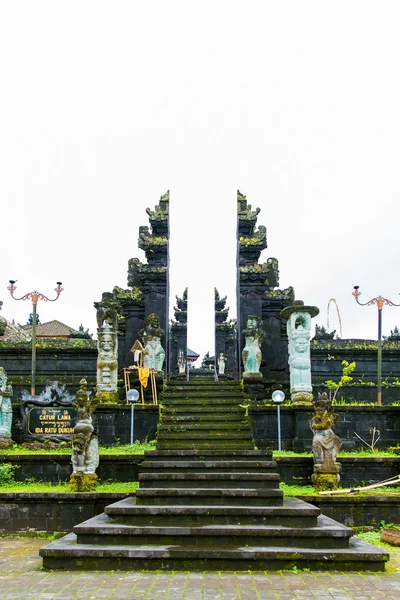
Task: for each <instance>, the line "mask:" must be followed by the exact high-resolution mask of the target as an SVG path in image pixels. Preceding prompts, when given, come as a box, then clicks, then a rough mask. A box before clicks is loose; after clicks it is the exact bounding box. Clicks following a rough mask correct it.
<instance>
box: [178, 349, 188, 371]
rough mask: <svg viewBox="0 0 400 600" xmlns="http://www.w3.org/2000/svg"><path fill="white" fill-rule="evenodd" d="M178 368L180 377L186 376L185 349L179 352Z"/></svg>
mask: <svg viewBox="0 0 400 600" xmlns="http://www.w3.org/2000/svg"><path fill="white" fill-rule="evenodd" d="M177 367H178V375H185V376H186V357H185V353H184V351H183V348H179V350H178V360H177Z"/></svg>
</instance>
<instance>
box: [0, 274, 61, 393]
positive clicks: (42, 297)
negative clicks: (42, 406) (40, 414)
mask: <svg viewBox="0 0 400 600" xmlns="http://www.w3.org/2000/svg"><path fill="white" fill-rule="evenodd" d="M15 283H16V281H15V280H13V279H10V286H9V287H8V288H7V289H8V290H10V294H11V296H12V297H13V298H14V300H30V299H32V379H31V396H35V392H36V305H37V303H38V301H39V300H44V301H45V302H55V301H56V300H57V299H58V297H59V296H60V294H61V292H62V291H63V288H62V287H61V286H62V283H61V281H57V287H56V288H55V291H56V292H57V296H56V297H55V298H48V297H47V296H45V295H44V294H42V293H40V292H38V291H37V290H34V291H33V292H29V293H28V294H25V296H21V298H16V297H15V296H14V292H15V290H16V289H17V288H16V286H15V285H14V284H15Z"/></svg>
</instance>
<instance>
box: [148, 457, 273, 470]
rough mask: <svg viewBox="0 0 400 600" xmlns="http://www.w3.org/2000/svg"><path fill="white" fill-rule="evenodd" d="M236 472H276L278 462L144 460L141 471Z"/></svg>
mask: <svg viewBox="0 0 400 600" xmlns="http://www.w3.org/2000/svg"><path fill="white" fill-rule="evenodd" d="M211 469H213V470H216V471H218V472H219V473H222V472H234V473H275V472H276V462H275V461H274V460H270V461H255V460H253V461H244V460H243V461H240V460H235V461H220V460H208V461H206V460H190V461H185V460H175V461H173V460H164V461H155V460H144V461H143V462H142V463H141V465H140V472H141V473H148V472H152V471H157V472H163V473H164V472H166V473H174V472H177V471H180V472H185V471H187V470H189V471H190V472H191V473H207V472H208V473H209V472H210V470H211Z"/></svg>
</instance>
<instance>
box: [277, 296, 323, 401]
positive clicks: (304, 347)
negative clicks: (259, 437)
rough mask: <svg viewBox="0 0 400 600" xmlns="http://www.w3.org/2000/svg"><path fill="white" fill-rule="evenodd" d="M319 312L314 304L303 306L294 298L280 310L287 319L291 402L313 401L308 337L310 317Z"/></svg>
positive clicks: (309, 335)
mask: <svg viewBox="0 0 400 600" xmlns="http://www.w3.org/2000/svg"><path fill="white" fill-rule="evenodd" d="M318 314H319V309H318V308H317V307H316V306H304V302H303V301H302V300H295V301H294V302H293V304H292V306H287V307H286V308H284V309H283V310H282V312H281V317H282V319H285V320H286V321H287V334H288V340H289V370H290V393H291V399H292V402H293V404H306V405H310V406H311V404H312V401H313V395H312V385H311V356H310V337H311V319H312V317H315V316H316V315H318Z"/></svg>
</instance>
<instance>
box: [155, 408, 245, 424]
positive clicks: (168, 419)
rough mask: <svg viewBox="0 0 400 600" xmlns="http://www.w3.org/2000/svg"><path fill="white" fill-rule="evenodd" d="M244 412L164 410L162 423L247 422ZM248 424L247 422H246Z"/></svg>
mask: <svg viewBox="0 0 400 600" xmlns="http://www.w3.org/2000/svg"><path fill="white" fill-rule="evenodd" d="M244 419H245V416H244V414H243V412H235V413H232V414H230V413H225V412H224V413H220V414H215V413H208V412H207V413H205V414H204V413H200V414H198V413H195V414H190V412H189V413H188V412H187V411H185V413H183V414H179V413H178V414H174V413H173V414H170V413H165V411H164V412H163V416H162V424H163V425H166V424H167V423H245V420H244ZM246 424H247V423H246Z"/></svg>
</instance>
